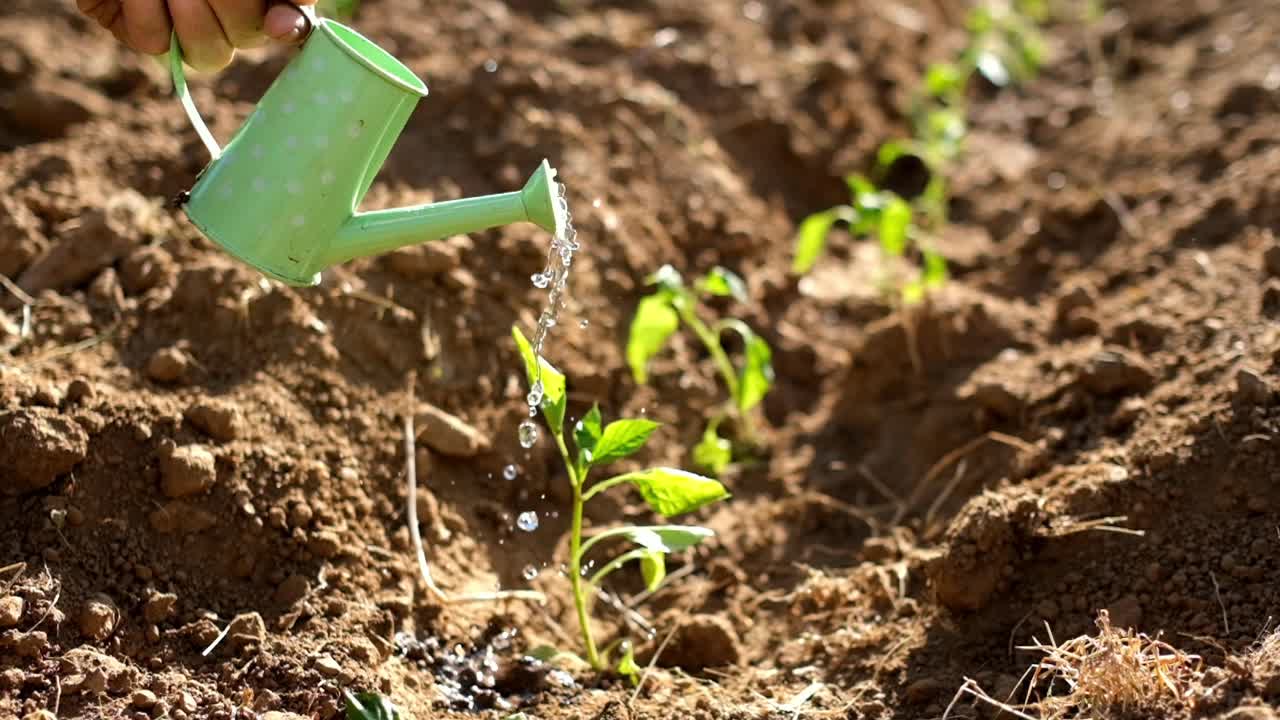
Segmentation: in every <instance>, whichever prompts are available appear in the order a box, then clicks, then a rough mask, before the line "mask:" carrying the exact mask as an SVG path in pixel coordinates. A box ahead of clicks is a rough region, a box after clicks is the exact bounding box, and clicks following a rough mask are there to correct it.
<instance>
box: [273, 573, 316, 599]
mask: <svg viewBox="0 0 1280 720" xmlns="http://www.w3.org/2000/svg"><path fill="white" fill-rule="evenodd" d="M310 590H311V583H310V581H308V580H307V578H306V577H304V576H302V575H296V574H295V575H290V576H289V577H287V578H285V579H284V582H282V583H280V585H279V586H277V587H276V593H275V601H276V602H277V603H278V604H280V605H292V604H294V603H296V602H298V601H299V600H301V599H302V598H304V597H306V596H307V593H308V592H309V591H310Z"/></svg>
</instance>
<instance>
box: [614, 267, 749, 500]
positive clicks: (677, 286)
mask: <svg viewBox="0 0 1280 720" xmlns="http://www.w3.org/2000/svg"><path fill="white" fill-rule="evenodd" d="M647 282H648V284H649V285H652V286H654V288H655V289H654V291H653V293H651V294H649V295H647V296H645V297H644V298H643V299H641V300H640V304H639V306H638V307H637V308H636V314H635V317H634V318H632V320H631V332H630V335H629V337H628V339H627V364H628V365H630V366H631V374H632V376H633V377H634V378H635V380H636V382H637V383H640V384H642V385H643V384H644V383H646V382H648V380H649V361H650V360H651V359H652V358H653V357H654V356H655V355H657V354H658V353H659V352H660V351H661V350H662V348H663V347H664V346H665V345H666V343H667V340H669V339H670V338H671V336H672V335H673V334H674V333H675V332H676V330H678V329H679V327H680V325H681V324H683V325H684V326H685V327H687V328H689V329H690V330H691V331H692V332H693V334H694V335H696V336H697V337H698V340H700V341H701V342H702V344H703V346H704V347H705V348H706V349H707V352H708V353H710V355H711V358H712V359H713V360H714V361H715V364H716V368H717V369H718V370H719V372H720V377H721V379H722V380H723V381H724V384H725V387H726V388H727V389H728V391H729V399H728V400H727V401H726V402H725V404H724V407H723V408H722V409H721V410H720V411H719V412H717V413H716V415H715V416H713V417H712V418H711V421H710V422H709V423H708V425H707V429H706V431H705V432H704V433H703V437H702V441H701V442H700V443H698V445H697V447H695V448H694V451H693V460H694V462H695V463H696V464H697V465H698V467H700V468H702V469H704V470H706V471H708V472H710V473H712V474H713V475H719V474H720V473H721V472H723V471H724V469H725V468H726V467H727V466H728V465H729V463H730V462H731V461H732V460H733V454H734V453H733V447H732V443H730V442H729V441H728V440H727V439H725V438H722V437H721V436H720V434H719V428H720V425H721V424H722V423H723V422H724V420H725V419H726V418H728V417H732V418H734V419H735V420H736V421H737V425H736V427H737V429H738V435H737V436H736V437H737V439H738V440H739V441H741V442H742V443H744V444H747V445H751V446H754V445H756V444H757V443H758V439H757V436H756V430H755V424H754V422H753V421H752V417H751V412H752V410H753V409H755V407H756V406H757V405H759V404H760V402H761V401H762V400H764V397H765V395H766V394H767V393H768V392H769V388H771V387H772V386H773V380H774V374H773V351H772V350H771V349H770V347H769V343H768V342H767V341H765V339H764V338H762V337H760V336H759V335H757V334H756V333H755V331H754V330H752V329H751V328H750V327H749V326H748V325H747V324H746V323H744V322H742V321H741V320H738V319H736V318H723V319H720V320H717V321H715V322H714V323H711V324H709V323H708V322H707V321H706V320H704V319H703V317H702V316H701V314H700V305H701V301H702V300H704V299H706V298H712V297H732V298H734V299H736V300H738V301H739V302H746V300H747V286H746V283H744V282H743V281H742V278H741V277H739V276H738V275H736V274H735V273H733V272H731V271H730V270H727V269H725V268H722V267H715V268H712V270H711V271H710V272H708V273H707V274H706V275H705V276H704V277H702V278H700V279H699V280H698V281H697V282H695V283H694V284H693V285H688V284H686V283H685V280H684V277H682V276H681V275H680V273H679V271H677V270H676V269H675V268H673V267H671V266H670V265H664V266H662V267H661V268H660V269H659V270H658V271H657V272H656V273H654V274H653V275H651V276H650V277H649V278H648V280H647ZM725 332H732V333H735V334H737V335H738V337H739V338H740V339H741V340H742V343H743V359H742V363H741V365H740V366H735V365H734V364H733V361H732V360H730V358H729V353H728V352H726V351H725V349H724V345H723V344H721V341H720V338H721V335H722V334H723V333H725Z"/></svg>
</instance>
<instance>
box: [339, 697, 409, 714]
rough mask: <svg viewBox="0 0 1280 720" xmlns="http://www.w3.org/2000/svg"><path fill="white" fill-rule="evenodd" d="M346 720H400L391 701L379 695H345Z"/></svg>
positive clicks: (398, 712)
mask: <svg viewBox="0 0 1280 720" xmlns="http://www.w3.org/2000/svg"><path fill="white" fill-rule="evenodd" d="M346 696H347V720H400V718H401V717H402V716H401V715H400V711H399V710H398V709H397V708H396V706H395V705H393V704H392V703H391V699H390V698H388V697H386V696H384V695H380V694H379V693H356V694H354V695H352V694H351V693H349V692H348V693H346Z"/></svg>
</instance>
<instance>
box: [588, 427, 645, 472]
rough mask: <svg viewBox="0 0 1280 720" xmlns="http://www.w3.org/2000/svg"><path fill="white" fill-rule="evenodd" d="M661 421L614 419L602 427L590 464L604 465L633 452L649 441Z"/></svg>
mask: <svg viewBox="0 0 1280 720" xmlns="http://www.w3.org/2000/svg"><path fill="white" fill-rule="evenodd" d="M660 426H661V423H656V422H654V421H652V420H641V419H627V420H614V421H613V422H611V423H609V425H608V426H607V427H605V429H604V433H603V434H601V435H600V439H599V441H598V442H596V444H595V450H593V451H592V455H593V456H594V457H593V459H592V461H591V464H592V465H604V464H605V463H608V462H613V461H614V460H620V459H622V458H624V457H626V456H628V455H631V454H633V453H634V452H636V451H637V450H639V449H640V448H642V447H644V444H645V443H646V442H648V441H649V436H650V435H652V434H653V431H654V430H657V429H658V428H659V427H660Z"/></svg>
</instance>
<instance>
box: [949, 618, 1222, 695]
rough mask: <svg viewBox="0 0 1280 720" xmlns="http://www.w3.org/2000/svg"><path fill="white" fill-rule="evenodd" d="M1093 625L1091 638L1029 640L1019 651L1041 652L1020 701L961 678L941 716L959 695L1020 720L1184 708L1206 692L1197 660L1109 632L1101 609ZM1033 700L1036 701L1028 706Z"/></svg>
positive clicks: (1152, 641)
mask: <svg viewBox="0 0 1280 720" xmlns="http://www.w3.org/2000/svg"><path fill="white" fill-rule="evenodd" d="M1096 623H1097V626H1098V634H1097V635H1095V636H1089V635H1081V636H1080V637H1077V638H1073V639H1071V640H1067V641H1065V642H1063V643H1061V644H1058V643H1056V642H1055V641H1054V639H1053V633H1052V631H1049V643H1048V644H1045V643H1041V642H1040V641H1038V640H1035V641H1034V643H1033V644H1032V645H1028V646H1024V647H1022V648H1021V649H1024V650H1037V651H1039V652H1042V653H1044V658H1043V659H1042V660H1040V661H1039V662H1038V663H1036V664H1035V665H1032V666H1031V667H1030V668H1029V669H1028V670H1027V672H1026V673H1025V674H1024V675H1023V680H1024V681H1027V680H1028V678H1029V681H1028V682H1027V685H1026V688H1027V689H1026V694H1025V696H1024V698H1023V702H1022V703H1021V704H1012V703H1011V702H1010V701H1013V700H1014V698H1012V697H1010V698H1005V702H1001V701H1000V700H997V699H995V698H993V697H991V696H990V695H988V694H987V693H986V692H985V691H984V690H983V689H982V688H981V687H980V686H979V685H978V684H977V683H976V682H974V681H973V680H971V679H968V678H966V679H965V683H964V685H962V686H961V687H960V690H959V691H957V692H956V696H955V698H953V699H952V701H951V704H950V705H948V706H947V710H946V712H945V713H943V719H944V720H946V718H947V717H948V716H949V715H950V713H951V710H952V708H954V707H955V706H956V704H957V703H958V702H959V701H960V699H961V698H962V697H964V696H965V695H969V696H972V697H974V698H977V699H978V700H979V701H981V702H984V703H986V704H988V705H992V706H995V707H997V708H1000V709H1001V710H1004V711H1005V712H1007V713H1009V714H1010V715H1013V716H1015V717H1020V718H1024V719H1025V720H1056V719H1057V718H1064V717H1086V718H1088V717H1108V716H1111V715H1114V714H1117V713H1118V712H1121V711H1128V710H1136V709H1147V710H1154V709H1159V708H1170V707H1171V706H1172V707H1181V708H1185V709H1191V708H1194V707H1195V706H1196V704H1197V703H1198V702H1199V701H1200V700H1201V699H1203V698H1204V697H1205V696H1206V695H1208V693H1209V691H1210V690H1209V689H1208V688H1206V687H1205V686H1204V683H1203V680H1204V672H1203V663H1202V662H1201V659H1200V657H1199V656H1197V655H1192V654H1189V653H1185V652H1182V651H1180V650H1178V649H1177V648H1175V647H1173V646H1172V645H1170V644H1168V643H1166V642H1164V641H1162V640H1159V639H1157V638H1153V637H1150V636H1148V635H1146V634H1143V633H1135V632H1134V631H1132V630H1129V629H1120V628H1115V627H1113V626H1112V625H1111V618H1110V616H1109V615H1108V614H1107V611H1106V610H1103V611H1101V612H1099V613H1098V619H1097V621H1096ZM1046 630H1048V628H1047V627H1046ZM1021 684H1022V683H1019V686H1021ZM1064 690H1065V693H1064V692H1061V691H1064ZM1055 692H1057V693H1058V694H1055ZM1033 696H1035V698H1039V699H1035V700H1034V701H1033V699H1034V698H1033Z"/></svg>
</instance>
